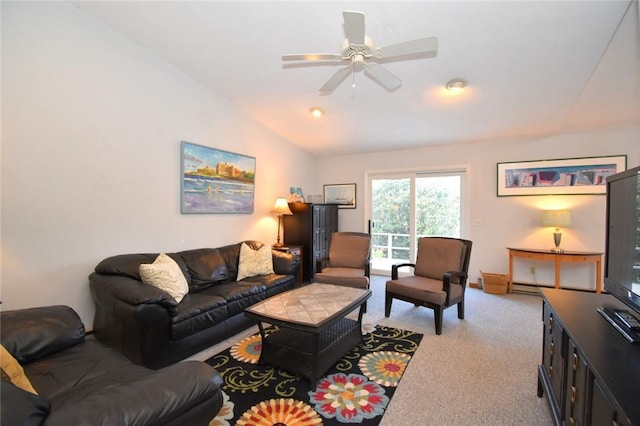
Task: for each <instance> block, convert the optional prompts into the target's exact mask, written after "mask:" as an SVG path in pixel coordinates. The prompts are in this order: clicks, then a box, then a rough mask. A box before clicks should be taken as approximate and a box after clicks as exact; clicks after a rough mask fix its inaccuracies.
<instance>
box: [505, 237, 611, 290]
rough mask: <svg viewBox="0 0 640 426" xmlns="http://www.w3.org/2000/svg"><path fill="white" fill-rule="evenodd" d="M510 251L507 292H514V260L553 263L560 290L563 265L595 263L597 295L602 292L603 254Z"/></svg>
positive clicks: (527, 250) (556, 281)
mask: <svg viewBox="0 0 640 426" xmlns="http://www.w3.org/2000/svg"><path fill="white" fill-rule="evenodd" d="M507 250H509V283H508V286H507V292H509V293H511V291H512V290H513V258H514V257H520V258H525V259H533V260H543V261H550V262H553V265H554V268H555V282H554V285H555V288H558V289H559V288H560V266H561V264H562V263H595V266H596V268H595V269H596V289H595V290H596V293H600V292H602V253H598V252H586V251H568V250H566V251H564V252H562V253H556V252H552V251H550V250H538V249H528V248H512V247H507Z"/></svg>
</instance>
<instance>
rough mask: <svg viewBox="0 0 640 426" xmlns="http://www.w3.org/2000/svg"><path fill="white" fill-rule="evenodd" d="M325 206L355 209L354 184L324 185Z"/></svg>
mask: <svg viewBox="0 0 640 426" xmlns="http://www.w3.org/2000/svg"><path fill="white" fill-rule="evenodd" d="M324 202H325V204H337V205H338V208H340V209H355V208H356V184H355V183H340V184H330V185H324Z"/></svg>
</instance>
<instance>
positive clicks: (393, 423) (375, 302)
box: [191, 276, 553, 426]
mask: <svg viewBox="0 0 640 426" xmlns="http://www.w3.org/2000/svg"><path fill="white" fill-rule="evenodd" d="M387 279H388V278H387V277H381V276H376V277H373V278H372V291H373V296H372V298H371V299H369V302H368V311H367V314H366V315H365V318H364V321H365V322H367V323H370V324H381V325H388V326H391V327H397V328H403V329H408V330H413V331H417V332H420V333H423V334H424V338H423V339H422V342H421V343H420V346H419V348H418V351H417V352H416V353H415V355H414V358H413V359H412V360H411V362H410V363H409V366H408V368H407V371H406V372H405V374H404V376H403V378H402V381H401V382H400V385H399V386H398V389H397V390H396V394H395V396H394V397H393V399H392V401H391V403H390V404H389V407H388V408H387V411H386V413H385V415H384V417H383V418H382V422H381V423H380V425H381V426H397V425H411V424H414V425H552V424H553V421H552V419H551V414H550V412H549V409H548V406H547V403H546V400H545V399H544V398H538V397H537V396H536V390H537V366H538V364H539V363H540V357H541V354H542V314H541V307H542V301H541V299H540V297H539V296H535V295H525V294H509V295H492V294H487V293H484V292H483V291H482V290H478V289H474V288H469V289H468V290H467V295H466V312H465V319H464V320H459V319H458V317H457V310H456V308H453V307H452V308H449V309H447V310H446V311H445V314H444V323H443V330H442V335H440V336H437V335H436V334H435V329H434V325H433V311H432V310H430V309H426V308H421V307H418V308H416V307H414V306H413V305H412V304H409V303H405V302H401V301H398V300H395V301H394V302H393V307H392V310H391V316H390V317H389V318H385V317H384V285H385V282H386V280H387ZM256 331H257V327H254V328H252V329H250V330H247V331H246V332H245V333H242V334H241V335H238V336H236V337H235V338H234V339H233V340H229V341H226V342H222V343H220V344H218V345H216V346H214V347H212V348H210V349H208V350H206V351H203V352H201V353H199V354H197V355H195V356H194V357H192V358H191V359H200V360H205V359H207V358H209V357H210V356H212V355H213V354H216V353H217V352H219V351H221V350H223V349H225V348H226V347H228V346H229V345H231V344H232V343H235V342H236V341H238V340H240V339H241V338H242V337H244V336H246V335H249V334H251V333H255V332H256Z"/></svg>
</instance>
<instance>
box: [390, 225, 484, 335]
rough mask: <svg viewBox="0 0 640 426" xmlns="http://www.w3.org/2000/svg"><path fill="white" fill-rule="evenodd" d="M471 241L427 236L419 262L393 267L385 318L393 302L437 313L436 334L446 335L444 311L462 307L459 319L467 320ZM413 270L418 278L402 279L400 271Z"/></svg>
mask: <svg viewBox="0 0 640 426" xmlns="http://www.w3.org/2000/svg"><path fill="white" fill-rule="evenodd" d="M471 245H472V242H471V241H469V240H462V239H458V238H448V237H423V238H420V239H419V240H418V254H417V256H416V263H415V264H414V263H400V264H396V265H393V266H392V267H391V279H390V280H389V281H387V286H386V291H385V306H384V316H385V317H388V316H389V315H390V314H391V302H393V299H400V300H404V301H405V302H409V303H413V304H415V305H416V306H425V307H427V308H431V309H433V310H434V319H435V327H436V334H442V314H443V311H444V310H445V309H446V308H448V307H450V306H453V305H458V318H460V319H464V293H465V290H466V287H467V277H468V271H469V258H470V257H471ZM406 266H409V267H413V268H414V271H413V273H414V275H410V276H406V277H398V269H399V268H402V267H406Z"/></svg>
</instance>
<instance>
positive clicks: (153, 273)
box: [140, 253, 189, 303]
mask: <svg viewBox="0 0 640 426" xmlns="http://www.w3.org/2000/svg"><path fill="white" fill-rule="evenodd" d="M140 278H141V279H142V282H143V283H145V284H147V285H151V286H154V287H157V288H159V289H161V290H164V291H166V292H167V293H169V294H170V295H171V297H173V298H174V299H175V301H176V302H177V303H180V301H182V298H183V297H184V295H185V294H187V293H189V285H188V284H187V280H186V278H185V277H184V274H183V273H182V270H181V269H180V267H179V266H178V264H177V263H176V262H175V261H174V260H173V259H171V258H170V257H169V256H167V255H166V254H164V253H160V254H159V255H158V257H157V258H156V260H154V261H153V263H143V264H141V265H140Z"/></svg>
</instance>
